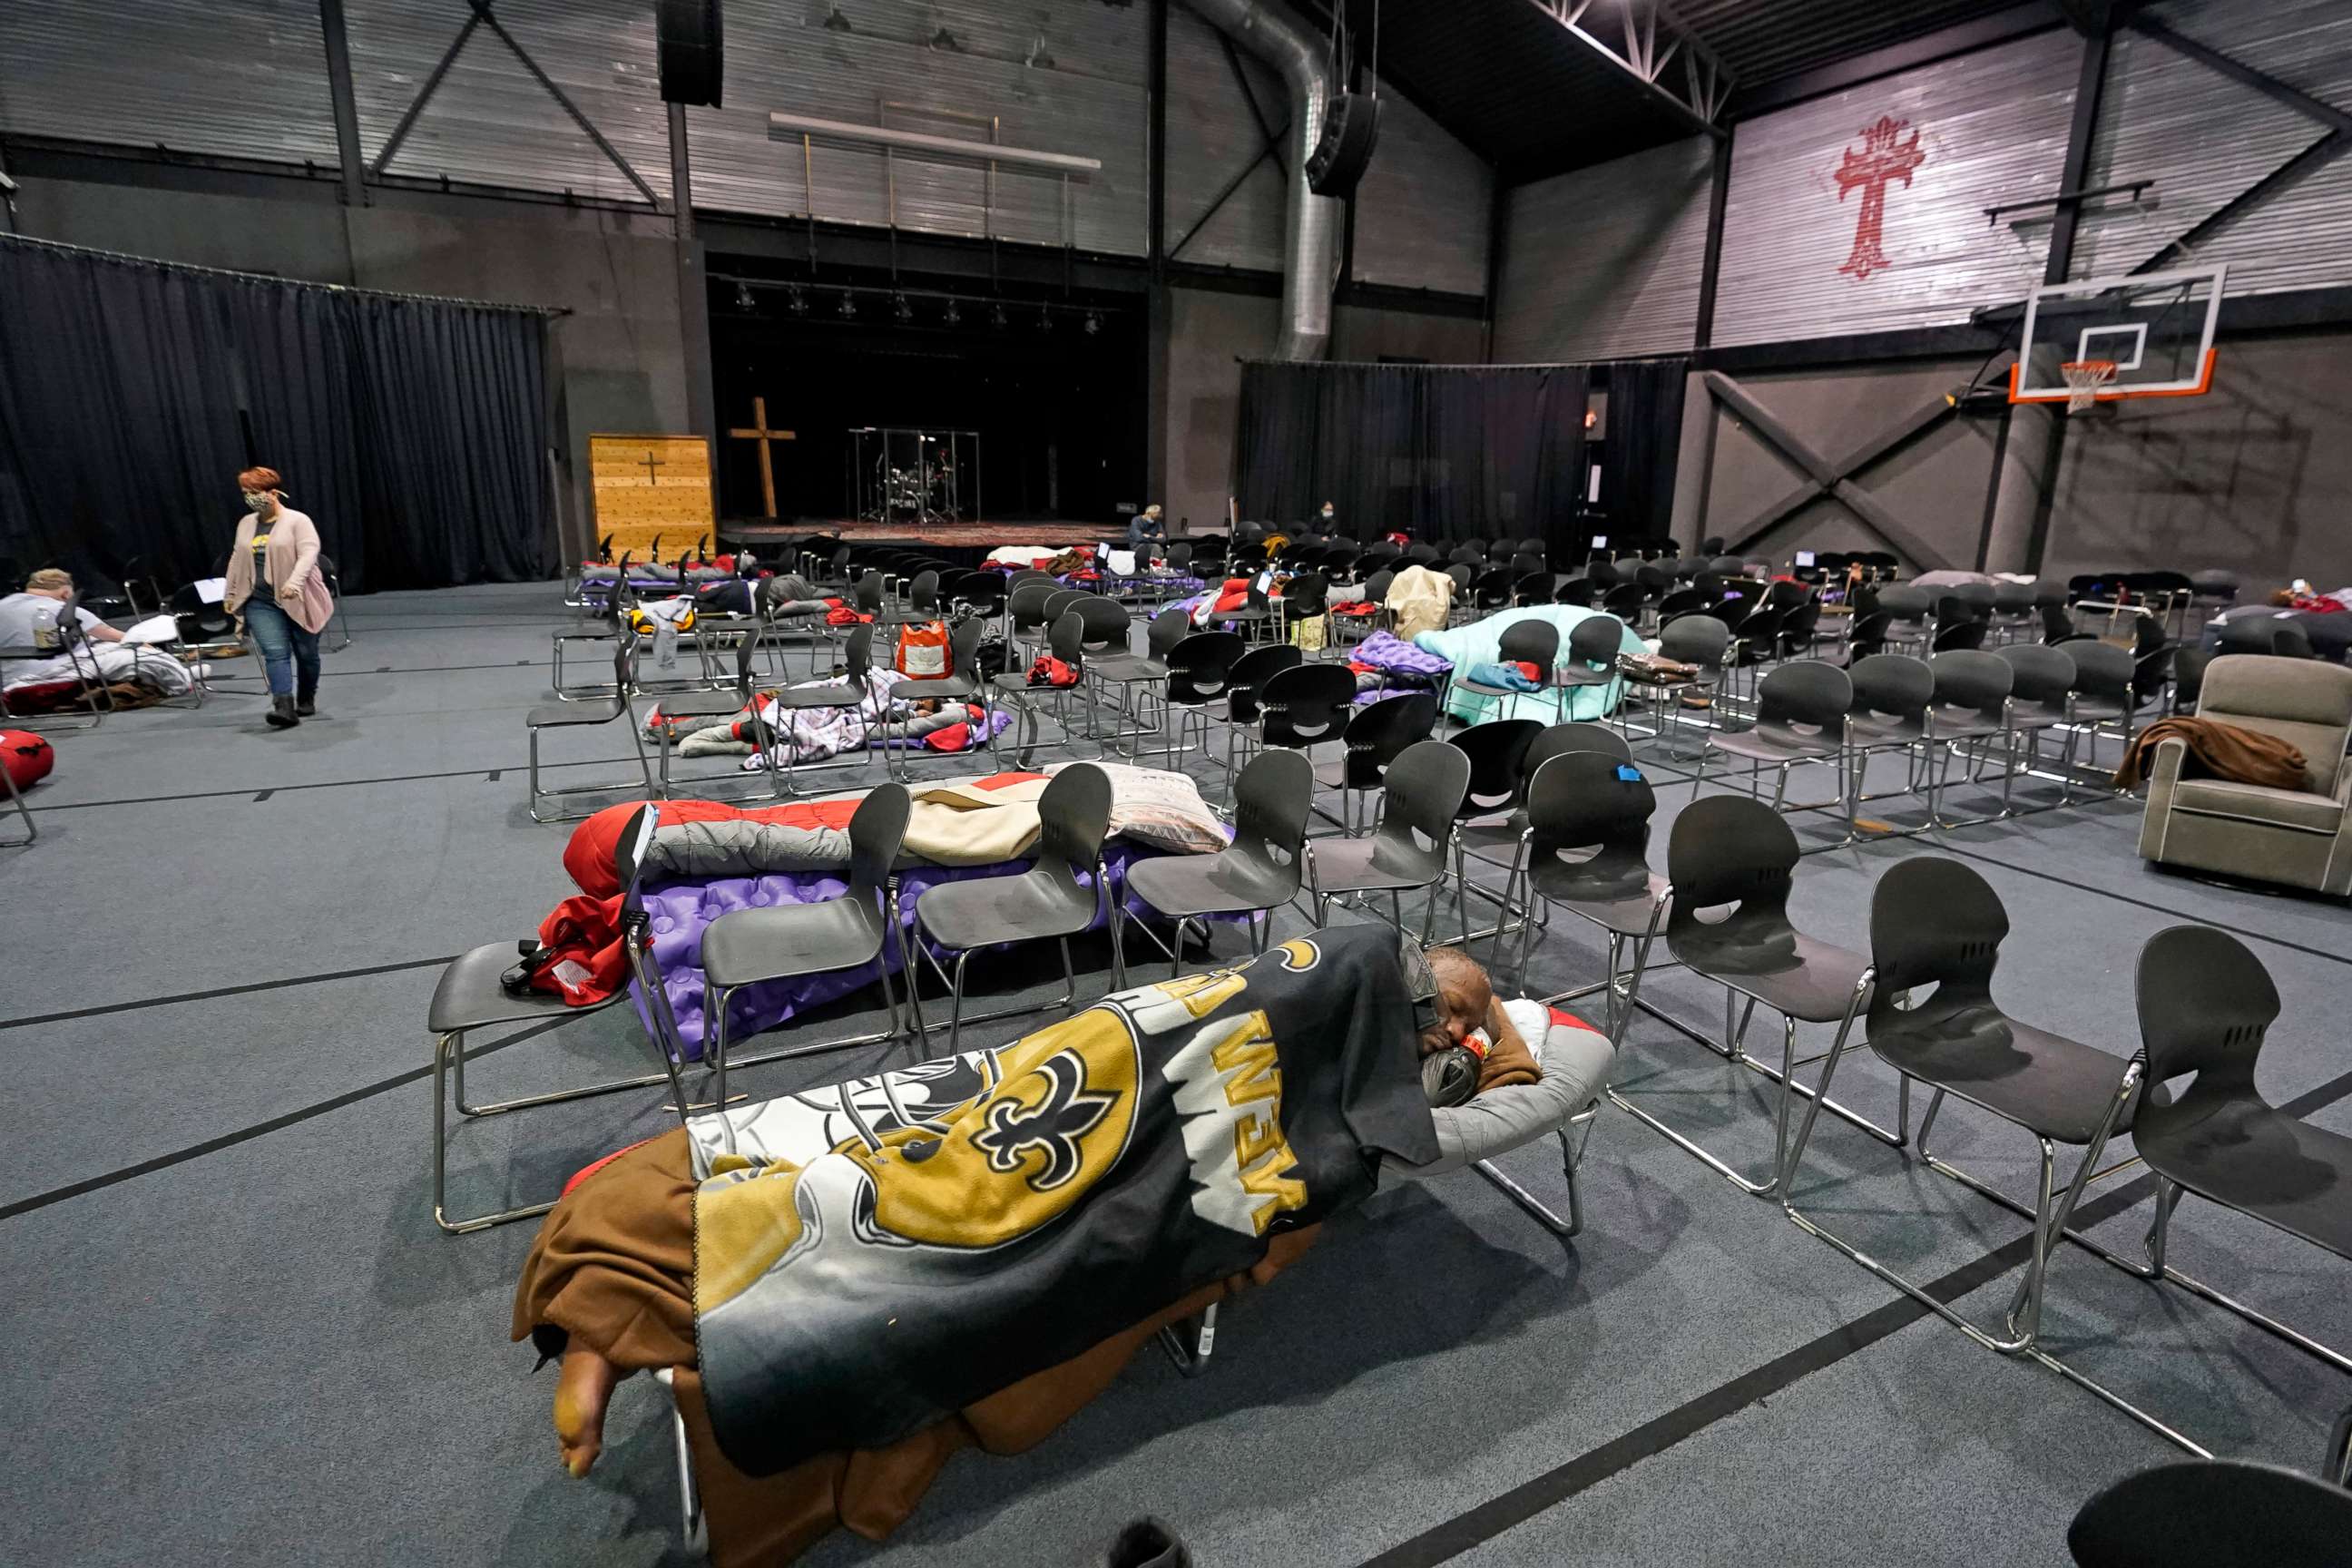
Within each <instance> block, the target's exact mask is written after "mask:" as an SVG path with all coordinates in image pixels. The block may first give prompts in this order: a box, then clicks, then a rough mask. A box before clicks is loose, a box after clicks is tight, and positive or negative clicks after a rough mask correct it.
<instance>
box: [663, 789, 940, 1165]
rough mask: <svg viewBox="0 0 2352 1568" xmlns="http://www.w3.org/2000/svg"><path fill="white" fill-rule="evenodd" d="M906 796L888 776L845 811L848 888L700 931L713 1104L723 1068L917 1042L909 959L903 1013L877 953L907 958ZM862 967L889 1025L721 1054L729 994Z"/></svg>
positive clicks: (740, 914) (724, 1121)
mask: <svg viewBox="0 0 2352 1568" xmlns="http://www.w3.org/2000/svg"><path fill="white" fill-rule="evenodd" d="M914 805H915V802H914V797H913V796H912V795H908V793H907V789H906V786H905V785H904V784H896V783H890V784H877V785H875V786H874V788H873V789H872V790H871V791H870V792H868V794H867V795H866V798H865V799H864V800H862V801H860V802H858V803H857V809H856V811H855V812H853V813H852V814H851V815H850V818H849V887H848V889H847V890H846V891H845V892H844V893H843V894H842V895H841V897H839V898H837V899H827V900H824V902H822V903H815V904H771V905H767V906H765V907H761V908H755V909H748V910H729V911H728V912H727V913H725V914H723V915H720V916H719V918H718V919H717V920H715V921H711V922H710V923H709V925H708V926H705V927H704V928H703V931H702V977H703V980H704V983H705V984H707V985H708V987H709V992H708V999H707V1001H706V1004H705V1007H704V1016H705V1017H706V1018H707V1019H708V1021H709V1024H708V1026H709V1034H708V1036H707V1037H706V1038H707V1043H708V1046H709V1063H710V1068H711V1072H712V1075H713V1080H712V1088H713V1090H714V1094H715V1098H716V1100H717V1102H718V1103H719V1105H721V1106H724V1105H725V1104H726V1103H727V1074H728V1071H729V1069H730V1068H748V1067H757V1066H759V1065H760V1064H761V1063H762V1062H773V1061H782V1060H784V1059H786V1058H792V1057H804V1056H809V1055H812V1054H814V1053H815V1052H818V1051H834V1050H842V1049H845V1048H846V1047H851V1046H870V1045H875V1044H877V1043H879V1042H881V1041H884V1040H895V1039H898V1038H900V1037H906V1038H908V1039H910V1040H912V1041H914V1042H916V1043H917V1044H920V1043H921V1041H922V1038H923V1034H924V1027H923V1006H922V1000H921V998H920V997H919V996H918V995H916V994H915V989H914V969H913V966H912V964H911V963H905V962H902V963H901V964H900V968H901V970H902V971H903V972H904V973H905V974H906V977H907V983H908V984H907V1005H906V1009H905V1013H904V1014H903V1015H902V1013H901V1011H900V1008H899V1005H898V990H897V988H896V987H894V986H893V985H892V984H890V965H889V960H888V956H887V954H886V953H885V952H884V951H883V950H884V945H885V943H886V942H889V941H890V940H891V939H892V938H894V937H895V938H896V939H897V941H898V949H899V957H900V959H901V960H902V961H903V960H906V959H907V958H908V951H907V950H908V937H907V927H906V924H905V922H904V921H902V920H901V919H900V917H899V912H898V850H899V847H900V846H901V845H902V844H903V843H904V841H905V839H906V836H907V822H908V817H909V816H912V815H913V813H914ZM868 965H872V966H873V968H874V977H875V978H876V979H877V980H878V981H879V982H881V985H882V1000H883V1004H884V1005H885V1006H886V1007H887V1008H888V1010H889V1014H890V1026H889V1027H888V1028H887V1029H884V1030H882V1031H880V1032H879V1033H877V1034H870V1035H859V1036H856V1037H853V1038H849V1039H842V1040H823V1041H818V1042H815V1043H814V1044H812V1043H808V1042H799V1043H795V1044H793V1045H789V1046H781V1047H777V1048H775V1049H773V1050H770V1051H765V1052H761V1054H759V1055H756V1056H749V1057H745V1058H742V1059H741V1060H740V1061H730V1056H731V1054H732V1050H733V1047H732V1043H731V1041H730V1037H729V1036H730V1030H729V1027H728V1018H727V1014H728V1008H729V1005H730V1003H731V1002H732V1001H733V999H734V995H735V993H736V992H738V991H740V990H741V989H742V988H743V987H744V986H746V985H759V984H766V983H767V982H770V981H774V980H790V979H797V978H799V977H801V976H803V975H809V974H830V973H835V972H837V971H841V970H863V969H865V968H866V967H867V966H868ZM793 1033H797V1031H793ZM719 1121H720V1123H721V1125H722V1126H723V1127H724V1128H725V1130H726V1137H727V1139H728V1141H729V1146H730V1149H731V1148H732V1146H733V1139H734V1131H735V1130H734V1124H733V1122H732V1121H730V1120H729V1119H728V1118H726V1117H723V1116H722V1117H721V1118H720V1119H719Z"/></svg>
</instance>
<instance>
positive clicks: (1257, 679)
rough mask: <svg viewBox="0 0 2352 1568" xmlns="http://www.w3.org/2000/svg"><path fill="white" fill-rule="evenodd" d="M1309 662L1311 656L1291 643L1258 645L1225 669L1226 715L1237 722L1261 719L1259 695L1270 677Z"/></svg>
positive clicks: (1272, 677)
mask: <svg viewBox="0 0 2352 1568" xmlns="http://www.w3.org/2000/svg"><path fill="white" fill-rule="evenodd" d="M1306 662H1307V656H1306V655H1305V654H1304V653H1301V652H1300V651H1299V650H1298V649H1297V648H1296V647H1292V646H1291V645H1290V644H1288V643H1274V644H1271V645H1269V646H1267V647H1254V648H1252V649H1250V650H1249V651H1248V652H1247V653H1245V654H1244V655H1242V656H1241V658H1237V659H1235V660H1234V662H1233V664H1232V666H1231V667H1230V668H1228V669H1227V670H1226V672H1225V717H1226V718H1228V719H1230V720H1231V721H1234V723H1236V724H1255V723H1256V722H1257V694H1258V690H1259V689H1260V688H1262V687H1263V686H1265V683H1266V682H1267V681H1268V680H1271V679H1274V677H1275V676H1276V674H1278V673H1280V672H1281V671H1283V670H1286V669H1294V668H1297V667H1298V666H1299V665H1301V664H1304V663H1306Z"/></svg>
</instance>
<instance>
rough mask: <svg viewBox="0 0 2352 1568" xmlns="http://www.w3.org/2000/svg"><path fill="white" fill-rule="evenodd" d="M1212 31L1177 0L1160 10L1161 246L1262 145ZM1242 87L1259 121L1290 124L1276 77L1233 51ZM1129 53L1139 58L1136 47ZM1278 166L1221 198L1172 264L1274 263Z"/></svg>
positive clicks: (1277, 261)
mask: <svg viewBox="0 0 2352 1568" xmlns="http://www.w3.org/2000/svg"><path fill="white" fill-rule="evenodd" d="M1218 37H1219V35H1218V32H1217V30H1216V29H1215V28H1214V27H1213V26H1209V24H1208V23H1206V22H1204V21H1202V20H1201V18H1200V17H1198V16H1194V15H1193V14H1192V11H1191V10H1190V9H1188V8H1187V7H1185V6H1183V5H1170V6H1169V7H1168V244H1169V246H1170V247H1171V251H1174V247H1175V245H1176V242H1177V241H1178V240H1180V239H1181V238H1183V237H1184V235H1185V232H1186V231H1187V230H1189V229H1191V228H1192V226H1193V225H1194V224H1195V223H1198V222H1199V221H1200V219H1201V217H1202V215H1203V214H1204V213H1207V212H1208V211H1209V205H1210V203H1211V202H1213V201H1214V200H1215V199H1216V195H1217V193H1218V192H1219V191H1222V190H1223V189H1224V188H1225V183H1226V182H1227V181H1229V180H1231V179H1232V178H1233V177H1234V175H1236V174H1240V173H1241V172H1242V170H1243V169H1244V168H1245V167H1246V166H1247V165H1248V163H1249V162H1250V160H1251V159H1252V158H1255V157H1256V156H1257V152H1258V149H1259V148H1261V147H1263V146H1265V133H1264V132H1261V131H1260V130H1259V129H1258V125H1257V121H1256V119H1255V117H1254V116H1253V115H1252V114H1251V112H1250V106H1249V100H1248V99H1246V98H1244V97H1243V96H1242V89H1241V87H1240V85H1239V84H1238V83H1236V82H1235V81H1234V68H1233V66H1232V64H1231V62H1230V61H1228V60H1227V58H1226V57H1225V50H1224V47H1223V45H1221V44H1220V43H1219V42H1218ZM1234 53H1235V55H1236V56H1238V58H1240V60H1241V66H1242V70H1243V72H1244V74H1245V75H1246V76H1247V77H1248V78H1249V83H1250V90H1251V91H1252V92H1254V93H1255V94H1256V95H1257V104H1258V108H1259V110H1261V111H1263V112H1264V114H1265V118H1266V121H1267V123H1268V124H1270V125H1272V126H1273V127H1274V128H1275V129H1276V131H1280V130H1282V129H1283V128H1284V127H1286V125H1288V124H1289V122H1290V115H1289V103H1288V99H1287V96H1286V94H1285V92H1284V91H1283V87H1282V79H1281V78H1280V77H1278V76H1276V74H1275V73H1274V71H1273V70H1272V69H1270V68H1267V67H1265V66H1264V65H1261V64H1259V62H1258V60H1257V58H1256V57H1255V56H1254V55H1252V54H1250V53H1249V52H1248V51H1247V50H1244V49H1236V50H1235V51H1234ZM1137 58H1141V56H1140V54H1139V55H1138V57H1137ZM1284 200H1285V196H1284V188H1283V177H1282V171H1281V169H1279V168H1278V167H1277V166H1276V163H1275V161H1274V160H1273V159H1271V158H1268V159H1265V161H1263V162H1261V163H1259V164H1258V166H1257V167H1256V168H1255V170H1252V171H1251V173H1250V175H1249V177H1248V178H1247V179H1245V180H1244V181H1243V182H1242V184H1241V186H1240V188H1239V189H1237V190H1235V191H1234V193H1233V195H1231V196H1229V197H1228V198H1226V201H1225V204H1224V205H1223V206H1221V207H1219V208H1218V209H1217V210H1216V212H1215V214H1214V215H1213V216H1211V217H1210V218H1209V221H1208V222H1207V223H1206V224H1205V225H1203V226H1202V228H1201V231H1200V232H1199V233H1198V234H1195V235H1193V236H1192V239H1191V241H1190V242H1189V243H1187V244H1186V245H1185V246H1184V247H1183V249H1182V250H1181V251H1174V255H1175V258H1176V259H1178V260H1180V261H1196V262H1200V263H1202V264H1203V265H1206V266H1223V267H1247V268H1255V269H1258V270H1261V271H1269V270H1270V271H1279V270H1281V268H1282V232H1283V229H1282V215H1283V205H1284Z"/></svg>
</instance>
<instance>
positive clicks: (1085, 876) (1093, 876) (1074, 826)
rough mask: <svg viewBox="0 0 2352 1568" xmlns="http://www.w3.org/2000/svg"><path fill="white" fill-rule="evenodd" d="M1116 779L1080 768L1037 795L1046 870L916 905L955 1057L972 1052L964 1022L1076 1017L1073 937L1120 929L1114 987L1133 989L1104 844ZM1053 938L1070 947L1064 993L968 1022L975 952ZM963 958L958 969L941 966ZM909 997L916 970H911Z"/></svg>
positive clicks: (948, 885)
mask: <svg viewBox="0 0 2352 1568" xmlns="http://www.w3.org/2000/svg"><path fill="white" fill-rule="evenodd" d="M1110 807H1111V784H1110V775H1109V774H1108V773H1105V772H1103V771H1102V769H1101V768H1100V767H1097V765H1095V764H1094V763H1071V764H1070V765H1069V766H1068V767H1066V768H1064V769H1063V770H1062V771H1061V772H1060V773H1055V775H1054V782H1053V783H1051V784H1047V785H1046V786H1045V794H1044V795H1040V796H1039V797H1038V799H1037V819H1038V836H1037V847H1036V851H1035V858H1036V865H1035V866H1034V868H1031V869H1029V870H1027V871H1024V872H1023V873H1021V874H1020V875H1019V876H1017V877H984V878H982V879H979V880H977V881H970V882H943V883H940V884H939V885H937V886H935V887H932V888H930V889H928V890H927V891H926V892H925V893H924V894H923V896H922V897H921V898H919V899H918V900H915V923H916V925H917V927H918V928H919V931H920V932H921V934H922V936H923V937H925V938H926V939H928V940H926V941H924V942H918V943H917V944H916V949H915V950H916V951H917V952H920V953H921V954H922V955H923V957H924V958H925V959H926V960H927V961H928V962H929V963H930V966H931V969H932V972H933V973H936V974H938V975H939V977H940V984H943V985H945V986H946V987H947V988H948V1054H949V1055H950V1056H952V1055H954V1054H955V1053H956V1052H958V1051H960V1050H961V1049H962V1039H963V1026H964V1024H965V1023H966V1022H967V1021H968V1022H971V1023H974V1024H987V1023H993V1022H995V1021H997V1020H998V1019H1001V1018H1013V1017H1018V1016H1021V1015H1022V1014H1024V1013H1034V1012H1037V1011H1040V1010H1041V1009H1043V1008H1046V1007H1059V1008H1062V1009H1063V1010H1064V1011H1065V1012H1076V1010H1077V1004H1078V981H1077V973H1076V969H1075V968H1074V967H1073V965H1072V963H1071V962H1070V938H1072V937H1074V936H1076V935H1078V934H1080V933H1081V932H1084V931H1091V930H1093V929H1094V927H1095V926H1096V925H1097V923H1101V924H1105V925H1108V927H1109V928H1110V932H1111V989H1112V990H1114V991H1119V990H1124V989H1125V988H1126V985H1127V966H1126V962H1125V956H1124V954H1123V953H1122V952H1120V949H1119V940H1118V938H1119V931H1118V922H1117V921H1116V919H1115V918H1114V916H1113V912H1112V908H1111V905H1112V898H1111V894H1110V890H1109V889H1110V879H1109V877H1108V874H1107V873H1106V871H1105V869H1104V867H1103V852H1102V851H1103V838H1104V837H1105V835H1106V834H1107V833H1108V831H1109V828H1110ZM1048 938H1052V939H1054V940H1055V941H1056V942H1059V943H1060V946H1061V950H1062V983H1063V984H1062V994H1061V995H1060V996H1058V997H1056V998H1055V1000H1053V1001H1051V1002H1043V1003H1039V1004H1037V1005H1035V1006H1020V1007H1006V1008H1003V1009H1000V1010H998V1011H996V1012H993V1013H982V1014H978V1015H975V1016H973V1017H971V1019H969V1020H966V1019H965V1017H964V1016H963V982H964V966H965V964H967V963H970V962H971V955H972V954H973V953H974V952H978V951H981V950H982V949H987V948H994V947H1000V946H1003V945H1004V944H1007V943H1011V942H1042V941H1045V940H1046V939H1048ZM941 951H947V952H953V953H954V954H955V973H954V974H952V975H950V974H949V973H948V971H947V968H946V966H945V965H944V964H943V963H940V952H941ZM907 985H908V990H909V991H913V990H915V989H916V979H915V972H914V971H913V970H912V969H909V970H908V972H907Z"/></svg>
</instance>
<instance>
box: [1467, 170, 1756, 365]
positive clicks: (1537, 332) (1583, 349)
mask: <svg viewBox="0 0 2352 1568" xmlns="http://www.w3.org/2000/svg"><path fill="white" fill-rule="evenodd" d="M1714 166H1715V146H1714V143H1713V142H1710V141H1708V140H1707V139H1706V138H1705V137H1703V136H1695V137H1692V138H1691V139H1690V140H1688V141H1686V142H1672V143H1669V144H1668V145H1666V146H1664V147H1657V148H1653V149H1651V150H1650V151H1649V152H1646V153H1634V154H1633V156H1632V157H1629V158H1620V159H1618V160H1616V161H1615V162H1614V163H1602V164H1599V165H1597V166H1596V167H1593V168H1590V169H1578V170H1576V171H1574V172H1572V173H1570V174H1559V175H1555V176H1554V177H1552V178H1551V179H1549V180H1538V181H1536V182H1535V183H1533V184H1526V185H1519V186H1517V187H1515V188H1513V189H1512V190H1511V191H1510V192H1508V193H1507V200H1508V201H1509V202H1510V204H1511V210H1510V216H1509V218H1508V220H1507V226H1506V228H1505V233H1504V241H1503V274H1502V281H1501V287H1500V289H1499V298H1498V299H1497V300H1496V314H1495V357H1496V359H1497V360H1500V361H1506V362H1519V363H1537V362H1561V361H1570V362H1572V361H1578V360H1600V359H1618V358H1623V357H1626V356H1629V355H1634V354H1651V353H1677V352H1680V351H1684V350H1687V349H1688V348H1689V347H1690V346H1691V339H1692V336H1693V332H1694V330H1695V328H1696V324H1697V321H1698V291H1699V279H1700V275H1701V273H1702V271H1703V270H1704V268H1705V264H1706V209H1707V195H1708V190H1709V187H1710V185H1711V184H1712V179H1711V176H1712V174H1713V172H1714Z"/></svg>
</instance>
